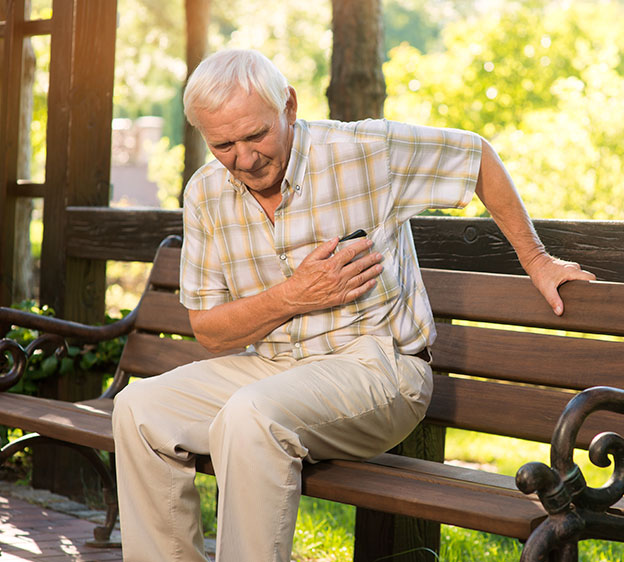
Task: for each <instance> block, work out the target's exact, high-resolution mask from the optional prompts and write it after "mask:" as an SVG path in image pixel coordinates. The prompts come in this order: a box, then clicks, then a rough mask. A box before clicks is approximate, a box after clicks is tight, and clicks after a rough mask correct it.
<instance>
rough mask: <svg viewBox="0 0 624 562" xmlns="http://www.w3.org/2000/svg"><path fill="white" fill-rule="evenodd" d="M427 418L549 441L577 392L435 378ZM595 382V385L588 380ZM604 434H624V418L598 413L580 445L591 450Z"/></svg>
mask: <svg viewBox="0 0 624 562" xmlns="http://www.w3.org/2000/svg"><path fill="white" fill-rule="evenodd" d="M434 378H435V380H434V385H435V391H434V394H433V398H432V401H431V404H430V406H429V410H428V411H427V418H426V419H427V420H428V421H429V422H431V423H439V424H442V425H444V426H447V427H459V428H462V429H469V430H473V431H482V432H485V433H492V434H495V435H505V436H509V437H519V438H521V439H528V440H532V441H541V442H543V443H549V442H550V438H551V436H552V432H553V429H554V427H555V424H556V423H557V420H558V418H559V416H560V415H561V413H562V412H563V409H564V408H565V406H566V404H567V403H568V401H569V400H571V399H572V398H573V397H574V396H575V393H574V392H571V391H567V390H560V389H553V388H541V387H536V386H527V385H516V384H506V383H496V382H492V381H481V380H475V379H466V378H456V377H445V376H435V377H434ZM588 384H590V381H588ZM602 431H615V432H617V433H620V435H623V434H624V417H623V416H621V415H618V414H615V413H611V412H596V413H594V414H592V415H591V416H589V417H588V419H587V420H586V422H585V424H584V425H583V427H582V429H581V431H580V432H579V436H578V441H577V446H578V447H580V448H583V449H587V448H588V447H589V444H590V442H591V440H592V439H593V438H594V436H595V435H596V434H598V433H600V432H602Z"/></svg>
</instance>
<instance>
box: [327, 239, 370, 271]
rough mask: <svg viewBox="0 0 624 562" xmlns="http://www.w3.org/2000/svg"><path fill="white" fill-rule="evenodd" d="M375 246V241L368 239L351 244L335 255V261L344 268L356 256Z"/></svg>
mask: <svg viewBox="0 0 624 562" xmlns="http://www.w3.org/2000/svg"><path fill="white" fill-rule="evenodd" d="M372 245H373V241H372V240H369V239H368V238H362V239H360V240H357V241H356V242H353V244H349V245H348V246H346V247H345V248H343V249H342V250H340V251H339V252H336V253H335V254H334V259H335V260H336V261H337V262H338V264H339V265H341V266H344V265H347V264H348V263H349V262H350V261H353V260H354V259H355V256H357V255H358V254H361V253H362V252H365V251H366V250H368V249H369V248H370V247H371V246H372Z"/></svg>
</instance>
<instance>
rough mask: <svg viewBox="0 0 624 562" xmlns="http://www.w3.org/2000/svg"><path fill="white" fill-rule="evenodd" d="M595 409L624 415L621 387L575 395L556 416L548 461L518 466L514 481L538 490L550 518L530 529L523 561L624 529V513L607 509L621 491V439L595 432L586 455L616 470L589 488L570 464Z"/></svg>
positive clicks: (623, 468)
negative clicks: (607, 478)
mask: <svg viewBox="0 0 624 562" xmlns="http://www.w3.org/2000/svg"><path fill="white" fill-rule="evenodd" d="M598 410H608V411H611V412H616V413H620V414H624V391H623V390H620V389H618V388H611V387H604V386H597V387H593V388H588V389H587V390H584V391H583V392H580V393H579V394H577V395H576V396H575V397H574V398H573V399H572V400H570V402H569V403H568V405H567V406H566V408H565V410H564V411H563V413H562V414H561V416H560V417H559V421H558V422H557V425H556V427H555V430H554V432H553V437H552V441H551V452H550V458H551V464H552V466H551V467H549V466H547V465H545V464H543V463H540V462H531V463H527V464H525V465H524V466H522V467H521V468H520V470H518V472H517V474H516V484H517V486H518V488H519V489H520V490H521V491H522V492H524V493H525V494H532V493H535V492H537V495H538V497H539V499H540V501H541V502H542V505H543V506H544V508H545V509H546V511H547V512H548V517H547V518H546V519H545V520H544V521H543V522H542V523H541V524H540V525H539V526H538V527H537V528H536V529H535V531H533V533H532V534H531V536H530V537H529V539H528V540H527V542H526V545H525V547H524V549H523V552H522V558H521V561H524V560H526V561H528V560H545V559H546V558H542V556H547V553H550V552H552V551H554V550H561V551H564V550H566V549H574V548H576V543H577V541H578V540H580V539H583V538H604V539H607V540H617V537H621V536H622V535H623V534H624V514H623V513H622V512H621V511H619V510H613V509H610V508H611V506H613V505H614V504H615V503H616V502H618V501H619V500H620V499H621V498H622V496H623V495H624V438H622V437H621V436H620V435H618V434H617V433H613V432H605V433H600V434H599V435H596V437H594V439H593V440H592V442H591V445H590V447H589V458H590V459H591V461H592V462H593V463H594V464H595V465H597V466H600V467H608V466H609V465H610V464H611V461H610V459H609V455H611V456H612V457H613V463H614V469H613V475H612V476H611V479H610V480H609V482H608V483H607V484H606V485H605V486H603V487H601V488H591V487H589V486H588V485H587V483H586V482H585V478H584V476H583V474H582V472H581V469H580V468H579V467H578V465H576V464H575V463H574V460H573V454H574V446H575V443H576V437H577V435H578V432H579V430H580V428H581V426H582V425H583V422H584V421H585V419H586V418H587V417H588V416H589V415H590V414H591V413H592V412H595V411H598Z"/></svg>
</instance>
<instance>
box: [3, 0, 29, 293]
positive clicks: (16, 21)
mask: <svg viewBox="0 0 624 562" xmlns="http://www.w3.org/2000/svg"><path fill="white" fill-rule="evenodd" d="M4 15H5V17H6V20H5V24H4V27H3V32H4V33H3V35H4V39H3V41H2V44H3V48H2V55H3V57H2V63H1V64H2V67H1V69H2V75H1V79H2V87H1V88H0V147H2V148H1V149H0V240H1V241H2V243H1V244H0V305H9V304H11V300H12V294H13V278H14V274H13V270H14V253H15V207H16V200H17V197H16V190H17V180H18V177H17V155H18V150H19V147H18V143H19V121H20V97H21V81H22V59H23V48H22V43H23V31H22V29H23V23H24V0H9V2H8V3H7V4H6V13H5V14H4Z"/></svg>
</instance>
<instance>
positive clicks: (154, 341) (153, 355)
mask: <svg viewBox="0 0 624 562" xmlns="http://www.w3.org/2000/svg"><path fill="white" fill-rule="evenodd" d="M210 357H211V355H210V353H208V351H207V350H206V349H205V348H204V347H202V346H201V344H199V343H197V342H196V341H195V340H173V339H170V338H160V337H158V336H154V335H151V334H140V333H136V332H134V333H132V334H130V335H129V336H128V342H127V343H126V346H125V347H124V350H123V354H122V356H121V360H120V362H119V365H120V367H121V369H122V370H123V371H125V372H126V373H130V374H132V375H134V376H138V377H150V376H153V375H160V374H162V373H165V372H167V371H170V370H171V369H174V368H175V367H179V366H180V365H186V364H187V363H191V362H192V361H200V360H202V359H209V358H210Z"/></svg>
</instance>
